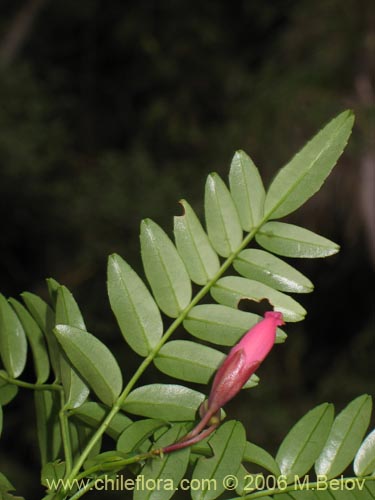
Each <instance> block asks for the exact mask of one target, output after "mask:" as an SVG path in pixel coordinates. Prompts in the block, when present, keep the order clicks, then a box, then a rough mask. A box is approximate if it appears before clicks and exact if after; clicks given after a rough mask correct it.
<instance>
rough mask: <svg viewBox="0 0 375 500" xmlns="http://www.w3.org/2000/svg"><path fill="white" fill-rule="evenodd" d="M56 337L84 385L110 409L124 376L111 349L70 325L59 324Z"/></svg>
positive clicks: (119, 390) (118, 392)
mask: <svg viewBox="0 0 375 500" xmlns="http://www.w3.org/2000/svg"><path fill="white" fill-rule="evenodd" d="M55 335H56V337H57V340H58V341H59V343H60V345H61V346H62V348H63V349H64V351H65V354H66V355H67V357H68V359H69V361H70V362H71V363H72V365H73V366H74V368H75V369H76V370H77V371H78V373H79V374H80V375H81V376H82V377H83V379H84V380H85V382H87V384H88V385H89V386H90V387H91V388H92V390H93V391H94V392H95V394H96V395H97V396H98V398H99V399H100V400H101V401H102V402H103V403H104V404H106V405H108V406H111V405H112V404H113V403H114V402H115V401H116V399H117V397H118V396H119V394H120V392H121V389H122V375H121V370H120V368H119V366H118V364H117V361H116V359H115V358H114V356H113V354H112V353H111V351H110V350H109V349H108V347H107V346H105V345H104V344H103V343H102V342H101V341H100V340H98V339H97V338H96V337H94V336H93V335H91V334H90V333H88V332H86V331H84V330H80V329H79V328H75V327H72V326H69V325H56V328H55Z"/></svg>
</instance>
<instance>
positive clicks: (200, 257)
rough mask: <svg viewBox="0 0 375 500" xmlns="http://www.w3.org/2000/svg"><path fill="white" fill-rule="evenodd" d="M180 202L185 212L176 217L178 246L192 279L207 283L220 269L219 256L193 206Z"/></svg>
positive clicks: (175, 228)
mask: <svg viewBox="0 0 375 500" xmlns="http://www.w3.org/2000/svg"><path fill="white" fill-rule="evenodd" d="M180 203H181V205H182V206H183V209H184V214H183V215H181V216H178V217H175V218H174V235H175V240H176V247H177V250H178V253H179V254H180V256H181V257H182V260H183V261H184V263H185V266H186V269H187V271H188V273H189V276H190V278H191V280H192V281H193V282H194V283H197V284H198V285H205V284H206V283H207V282H208V281H210V279H212V278H213V277H214V276H215V274H216V273H217V271H218V270H219V267H220V262H219V258H218V256H217V254H216V252H215V251H214V250H213V248H212V246H211V243H210V240H209V239H208V236H207V234H206V233H205V231H204V229H203V227H202V225H201V223H200V221H199V219H198V217H197V216H196V215H195V213H194V211H193V209H192V208H191V206H190V205H189V204H188V202H187V201H185V200H181V201H180Z"/></svg>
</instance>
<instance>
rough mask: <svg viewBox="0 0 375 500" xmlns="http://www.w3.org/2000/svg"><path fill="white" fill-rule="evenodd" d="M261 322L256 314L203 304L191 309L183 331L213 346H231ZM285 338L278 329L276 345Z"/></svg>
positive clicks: (218, 305) (217, 305) (284, 334)
mask: <svg viewBox="0 0 375 500" xmlns="http://www.w3.org/2000/svg"><path fill="white" fill-rule="evenodd" d="M260 320H261V317H260V316H258V315H257V314H253V313H247V312H244V311H240V310H238V309H233V307H228V306H223V305H220V304H204V305H200V306H195V307H193V308H192V309H191V311H190V312H189V314H188V315H187V317H186V319H185V321H184V323H183V324H184V327H185V329H186V330H187V331H188V332H189V333H191V334H192V335H194V337H197V338H199V339H202V340H206V341H208V342H212V343H213V344H218V345H226V346H233V345H234V344H236V343H237V342H238V341H239V340H240V338H241V337H242V336H243V335H244V334H245V333H246V332H247V331H248V330H250V328H251V327H253V326H254V325H255V324H256V323H258V322H259V321H260ZM286 338H287V335H286V333H284V332H283V331H282V330H280V328H278V329H277V331H276V344H280V343H282V342H284V341H285V339H286Z"/></svg>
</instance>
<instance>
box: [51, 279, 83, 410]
mask: <svg viewBox="0 0 375 500" xmlns="http://www.w3.org/2000/svg"><path fill="white" fill-rule="evenodd" d="M56 292H57V293H56V311H55V318H56V319H55V321H56V324H60V325H69V326H73V327H75V328H79V329H81V330H85V329H86V326H85V323H84V321H83V317H82V314H81V311H80V310H79V307H78V304H77V302H76V301H75V299H74V297H73V295H72V294H71V293H70V291H69V290H68V289H67V288H66V287H65V286H60V287H59V288H58V289H57V291H56ZM60 372H61V381H62V384H63V386H64V391H65V405H66V408H76V407H77V406H81V404H83V403H84V402H85V400H86V399H87V397H88V395H89V392H90V390H89V388H88V387H87V385H86V384H85V382H84V381H83V380H82V377H81V376H80V375H79V374H78V373H77V372H76V370H75V369H74V368H73V366H72V365H71V364H70V362H69V361H68V360H67V359H66V358H65V357H64V356H61V358H60Z"/></svg>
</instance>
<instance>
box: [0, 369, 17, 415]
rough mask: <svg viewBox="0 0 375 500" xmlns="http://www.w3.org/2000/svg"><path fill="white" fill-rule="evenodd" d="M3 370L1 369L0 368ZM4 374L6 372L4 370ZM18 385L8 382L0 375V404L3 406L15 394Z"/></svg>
mask: <svg viewBox="0 0 375 500" xmlns="http://www.w3.org/2000/svg"><path fill="white" fill-rule="evenodd" d="M1 371H3V370H1ZM4 374H6V372H5V371H4ZM17 393H18V387H17V386H16V385H14V384H10V383H8V382H6V381H5V380H3V379H2V378H1V377H0V405H1V406H5V405H7V404H8V403H10V402H11V401H12V399H14V398H15V397H16V396H17Z"/></svg>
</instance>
